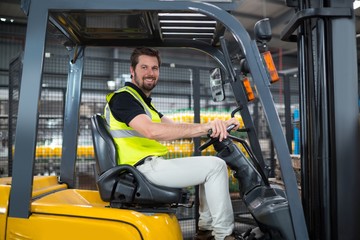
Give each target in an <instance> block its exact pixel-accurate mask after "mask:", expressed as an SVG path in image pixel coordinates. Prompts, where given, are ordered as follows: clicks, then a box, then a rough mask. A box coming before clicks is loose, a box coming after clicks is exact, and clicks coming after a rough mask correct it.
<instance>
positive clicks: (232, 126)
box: [198, 124, 236, 151]
mask: <svg viewBox="0 0 360 240" xmlns="http://www.w3.org/2000/svg"><path fill="white" fill-rule="evenodd" d="M234 127H236V125H235V124H231V125H229V126H227V128H226V131H227V132H228V133H229V132H230V131H231V130H232V129H233V128H234ZM211 134H212V130H211V129H209V131H208V134H207V136H208V138H209V139H208V140H207V141H206V142H205V143H204V144H203V145H201V146H200V147H199V148H198V149H199V151H202V150H204V149H206V148H208V147H209V146H210V145H211V144H213V143H215V142H217V141H219V138H218V137H216V138H212V137H210V135H211Z"/></svg>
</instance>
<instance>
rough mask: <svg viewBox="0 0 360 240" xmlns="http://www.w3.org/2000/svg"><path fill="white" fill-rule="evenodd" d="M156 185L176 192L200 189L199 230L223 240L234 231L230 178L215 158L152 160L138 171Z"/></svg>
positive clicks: (146, 161)
mask: <svg viewBox="0 0 360 240" xmlns="http://www.w3.org/2000/svg"><path fill="white" fill-rule="evenodd" d="M137 169H139V171H140V172H142V173H143V174H144V175H145V176H146V178H147V179H148V180H150V181H151V182H152V183H154V184H157V185H161V186H167V187H175V188H185V187H189V186H195V185H199V199H200V207H199V214H200V218H199V229H200V230H213V235H214V236H215V239H216V240H223V239H224V238H225V237H226V236H228V235H231V233H232V232H233V229H234V214H233V209H232V205H231V199H230V194H229V178H228V171H227V166H226V163H225V161H224V160H222V159H220V158H218V157H214V156H197V157H186V158H174V159H168V160H166V159H164V158H162V157H152V158H151V159H147V160H145V162H144V164H142V165H140V166H138V167H137Z"/></svg>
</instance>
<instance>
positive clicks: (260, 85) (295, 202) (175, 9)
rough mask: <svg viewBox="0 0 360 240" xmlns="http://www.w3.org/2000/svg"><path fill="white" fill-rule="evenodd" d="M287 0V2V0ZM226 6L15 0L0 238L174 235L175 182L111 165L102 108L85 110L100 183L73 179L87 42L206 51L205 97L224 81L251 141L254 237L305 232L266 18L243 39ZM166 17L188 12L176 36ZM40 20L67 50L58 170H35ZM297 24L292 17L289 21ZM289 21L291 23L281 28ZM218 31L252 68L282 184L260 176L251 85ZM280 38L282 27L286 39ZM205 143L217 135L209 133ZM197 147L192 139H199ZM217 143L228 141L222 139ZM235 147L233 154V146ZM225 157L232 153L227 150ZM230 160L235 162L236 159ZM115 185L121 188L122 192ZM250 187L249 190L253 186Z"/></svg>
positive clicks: (177, 235) (303, 235) (304, 235)
mask: <svg viewBox="0 0 360 240" xmlns="http://www.w3.org/2000/svg"><path fill="white" fill-rule="evenodd" d="M287 2H288V4H289V5H291V4H294V3H293V2H291V1H287ZM232 7H233V3H232V2H225V3H214V4H209V3H204V2H192V1H156V0H151V1H149V0H129V1H117V0H93V1H83V0H72V1H70V0H63V1H57V0H23V1H22V8H23V10H24V11H25V12H26V14H27V15H28V24H27V32H26V44H25V52H24V60H23V71H22V78H21V86H20V98H19V109H18V116H17V126H16V135H15V146H14V162H13V169H12V177H7V178H1V179H0V240H2V239H107V238H117V239H149V240H150V239H151V240H152V239H174V240H177V239H182V233H181V229H180V225H179V223H178V220H177V219H176V217H175V214H174V211H173V209H174V208H173V207H174V206H175V207H177V206H179V202H181V200H182V199H183V193H182V191H181V190H180V189H168V188H163V187H161V186H154V185H153V184H151V183H150V182H148V181H147V180H146V179H144V178H143V177H142V176H141V175H139V174H138V172H136V170H135V169H134V168H132V167H129V166H122V165H119V166H116V165H115V164H114V161H113V159H114V157H116V151H112V150H109V149H106V150H104V148H109V146H110V148H111V138H110V143H109V141H107V140H109V138H107V137H106V128H103V127H102V125H101V116H94V117H93V119H92V126H93V134H94V135H93V140H94V144H95V155H96V159H97V173H98V177H99V178H98V179H97V184H98V188H99V190H98V191H93V190H80V189H75V188H74V185H75V176H74V175H75V160H76V152H77V133H78V129H79V109H80V100H81V92H82V74H83V65H84V52H85V49H86V46H110V45H111V46H123V47H124V46H125V47H133V46H141V45H147V46H154V47H171V48H184V47H186V48H193V49H197V50H199V51H202V52H205V53H206V54H208V55H209V56H211V57H212V58H214V59H215V60H216V61H217V62H218V64H219V70H215V71H214V72H213V74H212V75H213V76H216V77H212V78H211V79H210V81H211V84H212V85H211V86H212V89H211V90H212V93H213V95H212V96H213V98H214V100H216V101H220V100H222V99H223V97H224V92H223V85H224V84H229V85H231V88H232V90H233V94H234V98H235V102H234V106H238V107H239V108H238V109H237V111H238V112H240V114H241V116H242V118H243V121H244V125H245V128H246V129H245V131H246V133H247V135H248V140H249V145H250V146H249V147H247V151H248V152H249V153H250V155H251V160H254V162H255V163H254V164H251V163H250V162H249V163H250V165H249V166H250V168H249V169H250V170H249V172H251V174H250V175H251V176H255V177H254V178H252V177H250V178H249V179H248V180H246V181H248V183H250V184H249V185H251V184H253V185H251V188H249V189H251V190H248V189H247V190H244V191H243V193H244V195H245V196H247V198H246V199H247V206H248V209H249V211H250V213H251V214H252V215H253V217H254V219H255V220H256V222H257V224H258V225H259V228H260V231H261V232H262V233H263V234H262V235H261V236H259V237H257V239H309V235H308V230H307V226H306V222H305V216H304V211H303V207H302V204H301V200H300V197H299V194H298V191H297V183H296V178H295V175H294V172H293V169H292V165H291V158H290V153H289V150H288V147H287V143H286V140H285V137H284V134H283V132H282V127H281V123H280V121H279V117H278V114H277V111H276V109H275V105H274V103H273V99H272V95H271V93H270V90H269V84H271V82H272V76H274V75H276V74H275V73H274V72H272V71H271V70H272V69H271V67H270V68H269V66H268V65H267V64H266V63H265V62H266V61H265V60H266V59H267V57H264V55H262V54H261V53H260V51H259V47H258V44H257V43H258V42H259V41H260V42H262V44H263V43H264V42H266V41H268V40H269V39H270V38H271V37H270V35H271V33H270V32H271V31H270V28H269V26H268V25H267V24H266V21H264V23H262V22H259V25H258V27H256V28H255V29H256V30H255V31H256V33H255V35H256V39H251V38H250V36H249V34H248V32H247V31H246V30H245V29H244V28H243V26H242V24H241V23H240V22H238V20H236V19H235V18H234V17H233V16H232V15H231V9H232ZM91 16H99V17H100V18H99V19H103V20H104V22H103V23H102V24H99V25H98V26H102V28H104V29H105V30H106V31H105V33H103V32H102V33H101V34H99V33H98V32H101V31H100V30H104V29H94V28H92V27H91V26H88V25H87V24H88V22H87V21H86V19H87V18H89V17H91ZM104 16H107V17H109V16H116V17H117V18H118V19H121V20H122V25H121V26H122V28H121V29H119V28H118V27H116V28H115V27H114V26H113V25H111V24H110V23H109V22H106V18H104ZM296 17H301V15H300V16H296ZM166 19H168V20H175V21H176V20H178V21H179V20H180V21H179V22H181V20H183V19H186V20H196V21H194V22H195V23H194V25H191V26H190V27H191V28H190V29H192V30H191V31H190V33H188V32H187V33H186V34H190V36H187V37H184V36H181V31H180V32H179V34H178V36H180V37H175V38H174V37H167V36H169V35H167V34H166V28H161V24H160V20H166ZM190 22H192V21H190ZM48 24H50V25H51V26H53V27H55V28H57V29H58V30H59V31H60V32H61V33H62V34H63V37H64V39H65V40H64V41H63V43H64V45H65V46H66V47H67V48H68V49H69V51H70V54H69V55H70V57H69V72H68V85H67V93H66V101H65V105H64V126H63V129H64V131H63V142H62V155H61V166H60V176H46V177H37V176H35V177H34V158H35V153H36V151H35V150H36V137H37V128H38V117H39V116H38V112H39V99H40V91H41V85H42V72H43V63H44V55H45V52H44V51H45V43H46V41H45V39H46V32H47V27H48ZM107 24H109V25H107ZM207 24H210V25H211V26H208V25H207ZM296 24H298V21H297V22H295V23H294V24H293V25H296ZM187 26H188V25H187ZM201 26H206V27H208V28H209V29H210V32H209V34H205V36H206V37H204V34H202V35H201V36H200V35H199V34H198V32H197V29H199V27H201ZM175 27H178V26H175ZM188 27H189V26H188ZM97 30H98V31H97ZM292 30H294V29H293V26H291V27H290V29H288V30H287V32H286V34H288V33H289V32H291V31H292ZM225 31H227V32H229V33H231V37H232V38H233V40H234V41H235V42H236V43H237V44H238V46H239V49H240V51H239V54H240V56H241V57H240V58H238V59H237V60H238V61H239V62H238V63H236V64H240V65H239V66H241V67H242V68H243V69H242V70H243V71H244V72H247V73H249V74H251V76H252V79H253V84H254V85H255V86H256V90H257V93H258V96H259V99H260V101H261V103H262V105H263V108H264V112H265V115H266V118H267V121H268V123H269V128H270V132H271V134H272V139H273V142H274V147H275V149H276V152H277V158H278V160H279V163H280V166H281V170H282V177H283V180H284V183H285V190H284V191H280V190H274V189H273V188H272V187H271V186H270V185H269V184H268V181H267V176H266V165H265V163H264V160H263V156H262V153H261V147H260V144H259V141H258V139H257V136H256V131H255V128H254V123H253V120H252V117H251V115H250V111H249V109H248V107H247V103H248V102H249V101H250V99H249V98H248V97H249V96H250V92H249V85H248V83H246V80H245V78H244V76H243V75H240V74H239V73H238V72H236V71H235V70H234V62H233V59H232V58H231V57H230V54H229V52H228V48H227V46H226V41H225V39H224V37H223V36H224V33H225ZM286 37H287V35H286V36H285V37H284V38H286ZM219 72H220V74H219ZM222 73H225V74H222ZM219 76H220V77H219ZM250 89H251V87H250ZM195 101H199V99H198V100H196V99H195ZM195 118H196V116H195ZM229 131H230V129H229ZM207 144H216V139H215V140H210V142H208V143H207ZM244 144H245V143H244ZM195 146H196V147H197V148H198V147H200V146H199V142H198V143H197V144H195ZM225 148H226V149H229V148H228V147H227V146H225ZM221 149H222V147H219V153H220V154H224V159H225V160H226V158H227V157H228V155H226V153H224V152H223V151H221ZM235 152H236V153H237V154H239V155H241V153H240V152H237V151H235ZM228 160H229V162H231V161H232V158H228ZM244 161H247V160H246V159H245V160H244ZM230 167H233V168H235V169H236V164H235V165H232V166H230ZM119 169H120V170H119ZM114 172H115V173H114ZM124 172H125V173H126V174H124V175H122V176H121V177H120V178H116V179H114V174H115V175H116V176H119V174H120V173H121V174H122V173H124ZM119 179H120V180H119ZM134 179H135V180H134ZM118 183H119V185H118ZM123 183H124V184H123ZM134 183H135V184H134ZM121 184H123V187H122V188H121V189H116V186H120V185H121ZM123 189H126V190H127V191H125V193H124V191H123ZM253 189H255V190H254V191H252V190H253ZM153 193H156V194H153ZM264 193H270V194H264ZM246 234H247V235H243V237H244V239H254V235H253V234H250V233H246ZM250 237H252V238H250ZM255 239H256V238H255Z"/></svg>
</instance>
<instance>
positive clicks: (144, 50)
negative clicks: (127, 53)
mask: <svg viewBox="0 0 360 240" xmlns="http://www.w3.org/2000/svg"><path fill="white" fill-rule="evenodd" d="M141 55H147V56H152V57H156V58H157V60H158V62H159V66H160V64H161V60H160V54H159V51H158V50H156V49H153V48H148V47H138V48H135V49H134V51H133V52H132V54H131V57H130V61H131V67H132V68H133V69H135V67H136V65H137V64H138V63H139V56H141Z"/></svg>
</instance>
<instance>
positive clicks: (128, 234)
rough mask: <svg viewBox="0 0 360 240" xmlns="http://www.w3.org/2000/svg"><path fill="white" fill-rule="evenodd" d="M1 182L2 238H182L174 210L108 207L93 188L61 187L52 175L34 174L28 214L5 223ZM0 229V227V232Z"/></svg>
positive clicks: (176, 239) (0, 221) (7, 194)
mask: <svg viewBox="0 0 360 240" xmlns="http://www.w3.org/2000/svg"><path fill="white" fill-rule="evenodd" d="M5 182H7V181H5V180H4V179H0V194H1V196H0V210H1V211H2V212H5V214H2V212H1V215H0V223H1V226H0V227H3V226H4V225H6V226H7V228H6V238H4V236H3V235H1V234H0V240H2V239H54V240H56V239H123V240H126V239H149V240H152V239H169V240H171V239H174V240H180V239H182V234H181V229H180V226H179V223H178V221H177V219H176V217H175V215H174V214H165V213H153V214H143V213H140V212H136V211H132V210H124V209H115V208H109V207H108V205H109V203H107V202H104V201H102V200H101V198H100V195H99V193H98V192H97V191H91V190H77V189H64V184H58V183H57V181H56V177H52V176H49V177H35V178H34V192H33V195H34V193H36V194H35V195H37V196H40V197H38V198H37V199H35V200H34V201H33V202H32V204H31V215H30V217H29V218H28V219H22V218H10V217H9V218H8V219H7V224H5V223H4V222H5V218H6V215H7V198H8V196H9V189H10V187H9V185H1V184H3V183H5ZM55 182H56V184H55ZM6 189H7V190H6ZM46 189H47V190H46ZM54 191H55V192H54ZM46 192H51V193H49V194H45V193H46ZM3 193H4V194H3ZM40 193H41V194H40ZM41 196H42V197H41ZM2 230H3V229H1V228H0V232H3V231H2Z"/></svg>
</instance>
